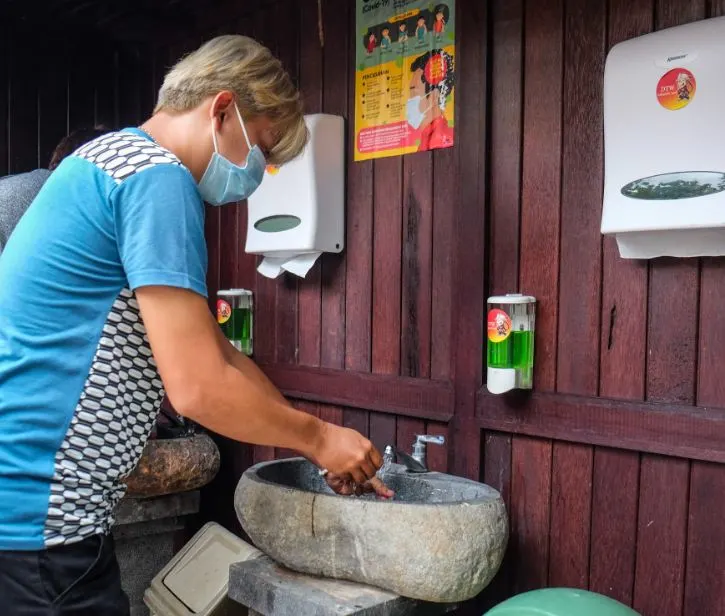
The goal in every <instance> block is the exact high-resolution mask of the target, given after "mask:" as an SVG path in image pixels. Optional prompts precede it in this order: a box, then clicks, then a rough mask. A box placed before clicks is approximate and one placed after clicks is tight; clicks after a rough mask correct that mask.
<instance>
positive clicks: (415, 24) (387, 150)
mask: <svg viewBox="0 0 725 616" xmlns="http://www.w3.org/2000/svg"><path fill="white" fill-rule="evenodd" d="M356 17H357V18H356V28H357V32H356V50H357V51H356V54H355V58H356V70H355V73H356V79H355V160H368V159H371V158H382V157H385V156H398V155H400V154H408V153H411V152H421V151H425V150H433V149H436V148H447V147H451V146H452V145H453V142H454V129H453V127H454V117H453V109H454V104H453V97H454V94H455V77H456V71H455V24H456V21H455V0H446V1H445V2H430V1H429V0H357V16H356Z"/></svg>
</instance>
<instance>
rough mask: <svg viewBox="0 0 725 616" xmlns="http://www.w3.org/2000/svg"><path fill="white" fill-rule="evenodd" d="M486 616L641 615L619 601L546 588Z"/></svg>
mask: <svg viewBox="0 0 725 616" xmlns="http://www.w3.org/2000/svg"><path fill="white" fill-rule="evenodd" d="M484 616H641V614H638V613H637V612H635V611H634V610H633V609H631V608H629V607H627V606H626V605H623V604H622V603H620V602H619V601H615V600H614V599H610V598H609V597H605V596H604V595H600V594H597V593H595V592H589V591H587V590H577V589H575V588H542V589H540V590H532V591H531V592H525V593H523V594H521V595H516V596H515V597H511V599H508V600H506V601H504V602H503V603H499V604H498V605H497V606H496V607H494V608H493V609H492V610H489V611H488V612H486V614H484Z"/></svg>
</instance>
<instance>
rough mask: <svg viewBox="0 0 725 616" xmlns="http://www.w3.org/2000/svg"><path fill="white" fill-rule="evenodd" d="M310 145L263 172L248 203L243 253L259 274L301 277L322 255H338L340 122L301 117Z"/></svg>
mask: <svg viewBox="0 0 725 616" xmlns="http://www.w3.org/2000/svg"><path fill="white" fill-rule="evenodd" d="M305 122H306V123H307V127H308V129H309V132H310V140H309V142H308V144H307V147H306V148H305V150H304V152H303V153H302V154H301V155H300V156H299V157H298V158H296V159H295V160H293V161H291V162H290V163H287V164H286V165H283V166H281V167H279V168H277V169H268V170H267V172H266V173H265V177H264V181H263V182H262V184H261V185H260V186H259V188H258V189H257V190H256V191H255V192H254V194H252V196H251V197H250V198H249V200H248V208H249V224H248V226H247V245H246V252H248V253H250V254H257V255H262V256H263V257H264V258H263V259H262V262H261V263H260V265H259V267H258V271H259V273H260V274H262V275H264V276H267V277H268V278H276V277H277V276H279V275H280V274H281V273H282V272H283V271H288V272H291V273H293V274H296V275H297V276H300V277H303V278H304V277H305V276H306V275H307V272H308V271H309V270H310V268H311V267H312V266H313V265H314V263H315V261H316V260H317V259H318V257H319V256H320V254H322V253H323V252H341V251H342V249H343V244H344V235H345V233H344V229H345V220H344V218H345V121H344V119H343V118H341V117H339V116H334V115H327V114H313V115H307V116H305Z"/></svg>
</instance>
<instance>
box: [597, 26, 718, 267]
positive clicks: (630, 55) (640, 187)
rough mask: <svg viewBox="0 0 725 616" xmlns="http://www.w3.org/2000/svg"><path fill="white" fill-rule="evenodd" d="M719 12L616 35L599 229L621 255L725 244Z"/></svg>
mask: <svg viewBox="0 0 725 616" xmlns="http://www.w3.org/2000/svg"><path fill="white" fill-rule="evenodd" d="M723 75H725V18H723V17H719V18H715V19H707V20H704V21H698V22H695V23H691V24H687V25H683V26H677V27H675V28H669V29H667V30H661V31H659V32H655V33H652V34H647V35H645V36H641V37H638V38H635V39H632V40H629V41H625V42H623V43H619V44H618V45H615V46H614V47H613V48H612V50H611V51H610V52H609V55H608V57H607V61H606V68H605V72H604V146H605V147H604V158H605V178H604V209H603V215H602V227H601V230H602V233H605V234H614V235H615V236H616V238H617V243H618V245H619V252H620V254H621V256H622V257H624V258H631V259H638V258H640V259H642V258H643V259H649V258H654V257H659V256H675V257H693V256H700V255H708V256H713V255H722V254H725V145H723V144H725V122H723V119H722V115H723V112H722V111H723V104H724V103H723V101H725V79H723Z"/></svg>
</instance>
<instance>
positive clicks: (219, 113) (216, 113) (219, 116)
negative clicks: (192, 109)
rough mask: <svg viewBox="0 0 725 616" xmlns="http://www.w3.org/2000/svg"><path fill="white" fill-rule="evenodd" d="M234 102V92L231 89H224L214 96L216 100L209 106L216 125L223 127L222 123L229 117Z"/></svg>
mask: <svg viewBox="0 0 725 616" xmlns="http://www.w3.org/2000/svg"><path fill="white" fill-rule="evenodd" d="M233 104H234V94H232V93H231V92H230V91H229V90H222V91H221V92H219V94H217V95H216V96H215V97H214V100H213V101H212V103H211V106H210V107H209V114H210V116H211V119H212V120H213V121H214V126H215V127H216V128H217V130H218V129H219V128H221V125H222V123H223V122H224V120H225V119H226V117H227V113H228V112H229V110H230V108H231V106H232V105H233Z"/></svg>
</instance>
